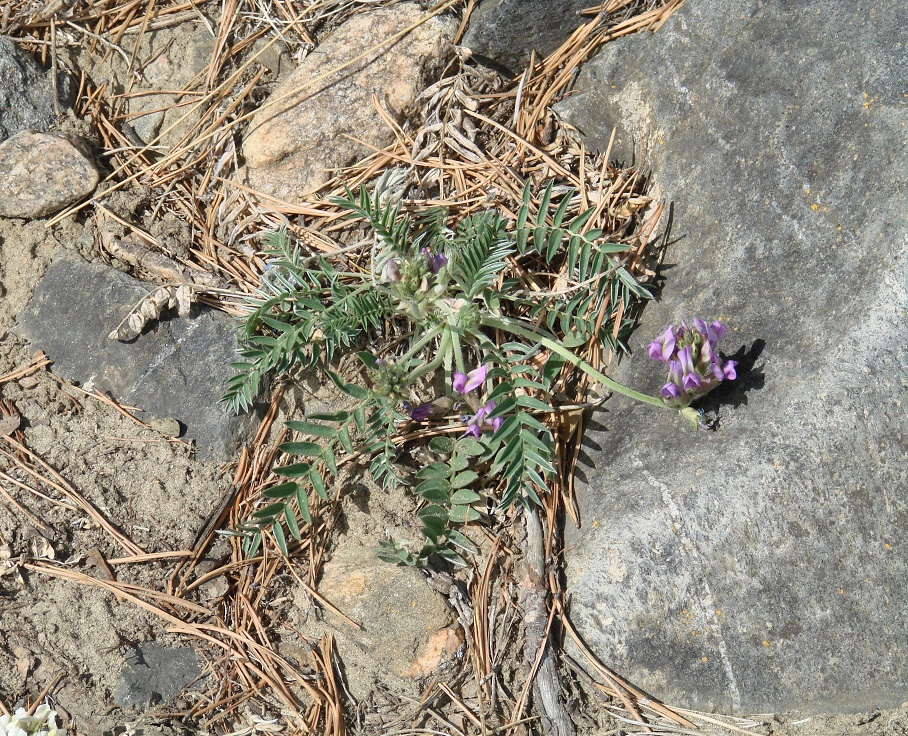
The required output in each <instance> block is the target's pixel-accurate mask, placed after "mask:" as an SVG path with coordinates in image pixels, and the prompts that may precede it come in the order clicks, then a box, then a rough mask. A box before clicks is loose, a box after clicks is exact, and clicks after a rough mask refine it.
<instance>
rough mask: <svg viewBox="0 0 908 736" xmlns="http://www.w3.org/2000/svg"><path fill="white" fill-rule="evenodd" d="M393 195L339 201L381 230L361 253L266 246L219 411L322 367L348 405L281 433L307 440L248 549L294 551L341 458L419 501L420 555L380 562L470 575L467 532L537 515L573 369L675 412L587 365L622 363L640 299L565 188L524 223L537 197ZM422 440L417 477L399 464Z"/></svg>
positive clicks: (294, 450) (262, 513)
mask: <svg viewBox="0 0 908 736" xmlns="http://www.w3.org/2000/svg"><path fill="white" fill-rule="evenodd" d="M401 195H402V192H401V191H400V190H398V191H394V186H393V177H389V176H386V177H383V178H382V180H380V181H379V183H378V185H377V186H376V189H375V191H374V193H373V194H372V195H371V196H370V195H369V193H368V192H367V191H366V190H365V189H361V190H360V191H359V194H358V195H353V194H352V193H350V192H348V196H347V197H346V198H343V199H338V200H335V204H337V205H340V206H342V207H343V208H345V209H347V210H349V211H350V213H351V217H352V218H354V219H355V220H358V221H360V222H365V223H366V224H367V226H368V227H369V228H370V229H371V230H372V232H373V237H372V238H371V240H370V242H368V243H367V244H366V245H367V246H369V247H368V252H366V249H365V248H364V249H363V250H362V251H361V252H360V253H359V254H357V253H356V251H355V250H354V249H349V250H347V252H345V253H344V254H343V256H344V257H343V258H337V257H334V258H329V257H328V256H310V257H304V256H303V255H302V254H301V253H300V251H299V248H298V246H296V245H294V244H292V242H291V239H290V237H289V236H288V235H287V234H286V233H285V232H283V231H281V232H278V233H276V234H273V235H272V236H271V237H270V238H269V239H268V244H269V245H270V247H271V250H270V252H269V254H268V256H269V261H268V267H267V270H266V272H265V273H264V274H263V276H262V282H261V289H260V293H259V295H258V296H257V297H256V298H255V299H254V300H252V301H251V304H250V312H249V315H248V317H247V318H246V319H245V322H244V327H243V333H242V336H241V342H242V348H241V351H240V355H241V357H242V360H241V361H240V362H238V363H235V364H234V367H235V368H236V369H237V370H238V374H237V376H236V377H235V378H233V379H232V380H231V381H230V384H229V387H228V392H227V395H226V396H225V403H226V404H227V406H228V407H229V408H231V409H233V410H235V411H238V410H242V409H245V408H247V407H248V406H249V404H250V403H251V401H252V397H253V396H254V395H255V394H256V392H257V391H258V387H259V384H260V381H261V379H262V378H263V376H264V375H265V374H267V373H269V372H272V373H284V372H287V371H290V370H292V369H295V368H297V367H303V368H306V367H313V366H315V367H319V368H321V369H323V370H324V371H325V372H326V373H327V375H328V376H329V377H330V379H331V380H332V381H333V382H334V384H335V385H336V386H337V387H338V388H339V389H340V390H341V391H343V392H344V393H345V394H347V395H348V396H349V397H350V398H351V399H352V400H353V403H355V406H354V407H353V408H352V409H349V410H341V411H336V412H331V413H323V414H315V415H309V416H307V418H306V420H305V421H299V422H289V423H288V427H289V428H290V429H292V430H294V431H295V432H296V433H297V434H298V435H299V436H298V438H297V439H296V440H295V441H292V442H286V443H284V444H283V445H281V447H280V449H281V450H282V451H283V452H284V453H285V455H286V456H289V457H290V458H292V459H295V460H296V461H294V462H291V463H289V464H285V465H282V466H280V467H276V468H274V469H273V470H274V473H275V474H276V475H278V476H281V477H283V478H285V479H286V481H284V482H282V483H279V484H277V485H274V486H272V487H270V488H268V489H267V490H266V491H264V495H265V496H266V497H267V498H270V499H272V501H273V503H270V504H268V505H266V506H265V507H264V508H260V509H259V510H257V511H256V512H255V513H254V514H253V516H252V518H251V519H250V520H249V523H248V524H246V525H245V526H244V528H243V531H244V532H245V533H246V534H248V538H247V550H248V551H250V552H252V551H254V550H255V549H256V548H257V547H258V545H259V544H260V542H261V533H262V531H263V530H264V529H265V528H269V527H270V528H271V530H272V532H273V534H274V536H275V539H276V541H277V543H278V545H279V547H280V548H281V549H282V550H283V551H285V552H286V549H287V537H286V534H285V531H284V530H285V529H286V530H287V531H289V532H290V534H291V535H292V536H293V537H295V538H297V539H299V538H300V524H299V520H300V519H301V520H303V521H305V522H309V521H310V514H309V500H310V496H309V493H310V492H314V493H315V494H317V495H318V496H320V497H322V498H323V499H325V500H327V499H328V492H327V488H328V487H329V486H330V484H329V482H328V481H329V479H330V477H331V476H335V475H336V474H337V465H338V461H339V455H341V454H343V455H346V456H347V457H359V458H362V459H363V460H366V461H368V462H369V469H370V472H371V474H372V476H373V477H374V478H375V479H376V481H377V482H380V483H382V484H383V485H384V486H385V487H393V486H396V485H400V484H405V485H409V486H410V487H411V488H412V490H413V492H414V493H415V494H416V495H417V496H418V497H419V499H420V508H419V510H418V512H417V513H418V517H419V519H420V521H421V525H422V529H421V535H422V539H421V540H419V542H418V543H417V544H416V546H413V545H410V546H407V545H403V544H399V543H397V542H394V541H390V540H389V541H387V542H386V543H385V545H384V546H383V548H382V550H381V551H380V556H382V557H383V558H385V559H389V560H394V561H398V562H405V563H408V564H418V565H422V564H425V563H426V562H427V560H428V559H429V557H430V556H432V555H438V556H439V557H441V558H443V559H446V560H448V561H449V562H453V563H455V564H456V563H462V562H463V559H462V557H461V554H462V553H463V552H464V551H468V552H471V551H473V550H474V547H473V545H472V543H471V542H470V541H469V539H468V538H467V537H466V536H465V534H464V533H463V532H464V531H465V530H464V529H463V527H464V525H465V524H467V523H468V522H473V521H477V520H480V519H482V518H484V517H487V516H488V515H489V514H494V513H496V512H497V511H500V510H504V509H507V508H508V507H510V506H512V505H513V504H515V503H520V504H524V505H527V504H532V503H539V494H540V493H541V492H544V491H545V490H546V489H547V487H548V485H549V484H550V482H551V480H552V478H553V476H554V474H555V473H556V459H555V455H554V445H555V443H554V439H553V435H552V431H551V426H553V425H552V419H553V416H554V413H555V411H556V407H555V399H554V397H555V395H556V394H559V393H564V392H565V391H566V390H567V389H568V387H569V386H572V385H576V382H575V381H574V377H572V374H574V373H575V370H574V369H579V370H580V371H583V372H584V373H586V374H587V375H588V376H589V377H590V378H593V379H595V380H596V381H599V382H601V383H604V384H605V385H606V386H607V387H608V388H610V389H612V390H613V391H616V392H620V393H623V394H625V395H627V396H630V397H632V398H635V399H638V400H640V401H643V402H646V403H648V404H651V405H654V406H660V407H665V406H666V404H665V402H664V401H663V400H662V399H661V398H659V397H655V396H648V395H645V394H641V393H638V392H636V391H632V390H630V389H628V388H626V387H624V386H621V385H619V384H617V383H615V382H614V381H612V380H611V379H610V378H608V377H606V376H605V375H603V374H602V373H601V372H600V371H598V370H596V369H595V368H594V367H593V366H592V365H590V364H589V363H588V362H587V361H586V360H584V359H583V358H582V357H581V355H583V354H589V353H590V352H591V351H592V352H595V351H596V350H600V349H612V350H614V349H619V350H620V349H622V348H623V345H622V341H623V339H624V338H625V337H626V335H627V333H628V330H629V329H630V324H631V323H630V319H628V318H627V316H626V312H625V306H626V305H627V304H628V303H629V302H630V301H631V300H632V299H633V298H634V297H640V298H646V297H647V296H648V293H647V291H646V290H645V289H644V288H643V287H642V286H640V285H639V284H638V283H637V282H636V280H635V279H634V278H633V277H632V276H631V274H630V273H629V272H628V271H627V270H626V269H625V268H624V266H623V264H622V261H620V260H618V258H616V255H617V254H620V253H622V252H624V251H626V250H628V246H627V245H625V244H618V243H610V242H607V241H606V240H605V239H604V238H603V235H602V232H601V231H600V230H596V229H587V227H586V225H587V222H588V221H589V219H590V218H591V216H592V215H593V214H594V210H593V209H592V208H591V209H590V210H587V211H584V212H581V213H580V214H579V215H577V216H575V217H573V218H572V219H570V221H567V220H568V218H567V215H566V213H567V212H568V209H569V206H571V203H572V198H573V197H574V193H573V191H571V190H569V189H567V188H562V189H561V191H560V192H557V195H556V191H555V188H554V186H553V184H551V183H550V184H549V185H548V187H546V188H545V190H544V191H543V192H542V194H541V197H540V201H539V202H538V203H537V204H538V206H537V207H536V210H537V213H538V214H537V215H536V216H535V217H533V218H531V217H530V210H531V190H530V186H529V185H527V187H526V189H525V191H524V196H523V203H522V206H521V207H520V208H519V211H518V212H517V215H516V217H513V218H512V217H507V216H505V215H503V214H501V213H500V212H497V211H484V212H480V213H478V214H472V215H468V216H466V217H463V218H462V219H460V220H459V221H457V222H451V221H450V218H449V216H448V212H447V210H445V209H444V208H441V207H433V208H429V209H425V210H423V211H416V212H412V213H411V212H405V211H404V208H403V206H402V203H401V200H402V196H401ZM557 196H560V197H561V201H560V202H559V203H558V204H557V206H556V205H555V204H554V203H553V201H552V200H553V198H554V199H557ZM576 204H577V201H576V200H574V202H573V206H574V207H575V210H576ZM550 205H551V207H550ZM351 253H352V254H353V255H351ZM713 329H714V331H715V328H713ZM673 334H674V335H675V338H674V339H675V341H676V342H678V341H681V342H683V339H686V338H683V336H680V335H679V334H678V333H673ZM685 334H688V333H685ZM691 334H692V333H691ZM685 344H686V343H685ZM691 344H692V345H693V344H694V343H691ZM710 345H711V343H710ZM696 348H697V349H698V350H699V352H698V353H697V354H696V355H695V356H694V357H693V358H692V359H693V360H694V361H695V362H694V365H697V363H696V360H704V359H706V356H707V353H706V352H704V349H703V348H702V344H701V343H696ZM709 349H712V348H709ZM354 351H355V352H356V355H357V356H358V358H359V361H360V362H361V364H362V366H363V369H360V370H359V371H351V370H350V369H349V363H347V364H346V365H347V366H348V367H347V370H346V375H345V376H343V377H342V376H341V375H339V373H338V372H337V370H336V369H335V370H332V369H331V367H330V366H332V365H345V363H344V362H343V361H340V362H338V361H337V360H336V359H337V358H339V357H342V356H341V355H340V353H344V352H350V353H352V352H354ZM669 353H671V351H669ZM671 354H672V355H674V353H671ZM685 355H686V354H685ZM710 355H711V353H710ZM726 365H727V364H726ZM353 374H357V375H358V376H359V379H358V380H357V379H353V378H351V375H353ZM698 375H700V376H701V385H703V375H702V374H698ZM363 378H365V380H363ZM572 381H573V382H574V383H572ZM689 382H690V381H689V380H688V383H689ZM680 385H682V386H683V389H684V390H685V391H687V390H688V388H687V387H686V386H684V385H683V383H682V384H680ZM679 406H680V404H679ZM420 442H422V443H424V449H425V451H424V452H423V455H422V458H423V459H422V460H421V461H420V462H421V463H422V464H421V467H418V468H413V467H412V462H411V463H410V468H409V469H407V468H405V467H402V465H403V466H405V465H406V464H407V463H406V462H405V461H406V460H407V457H406V456H405V454H406V453H407V452H409V451H410V450H411V449H412V447H413V445H414V444H417V443H420ZM411 455H412V453H411Z"/></svg>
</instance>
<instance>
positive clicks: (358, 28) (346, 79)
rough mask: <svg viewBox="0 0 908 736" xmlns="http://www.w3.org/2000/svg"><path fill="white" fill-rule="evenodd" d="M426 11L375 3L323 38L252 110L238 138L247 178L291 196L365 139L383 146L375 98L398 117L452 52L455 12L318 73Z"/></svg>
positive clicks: (385, 139) (345, 161)
mask: <svg viewBox="0 0 908 736" xmlns="http://www.w3.org/2000/svg"><path fill="white" fill-rule="evenodd" d="M423 14H424V11H423V10H422V9H421V8H420V7H419V5H417V4H416V3H400V4H397V5H393V6H390V7H386V8H378V9H375V10H372V11H370V12H369V13H363V14H359V15H355V16H354V17H352V18H351V19H350V20H348V21H346V22H345V23H344V24H342V25H341V26H340V27H339V28H338V29H337V30H335V31H334V32H333V33H332V34H331V35H330V36H328V38H326V39H325V40H324V41H322V43H320V44H319V45H318V46H317V47H316V48H315V50H314V51H313V52H312V53H311V54H309V56H307V57H306V60H305V61H304V62H303V63H302V64H301V65H300V66H299V67H298V68H297V69H296V71H295V72H293V73H292V74H290V75H289V76H288V77H287V78H286V79H284V80H283V81H282V82H281V83H280V84H279V85H278V86H277V88H276V89H275V90H274V92H272V94H271V96H270V97H269V98H268V99H267V100H266V101H265V102H264V103H263V105H262V108H261V109H260V110H259V112H258V113H257V114H256V115H255V117H253V119H252V121H251V124H250V128H249V133H248V134H247V135H246V138H245V140H244V141H243V155H244V156H245V159H246V165H247V168H246V170H245V177H246V179H247V181H248V183H249V184H250V185H251V186H252V187H253V188H254V189H256V190H258V191H261V192H263V193H264V194H266V195H269V196H272V197H276V198H278V199H282V200H284V201H287V202H293V203H296V202H299V201H300V200H301V198H302V197H303V196H304V195H306V194H308V193H310V192H312V191H314V190H315V189H318V187H320V186H321V185H322V184H324V183H325V182H326V181H328V179H329V178H330V177H331V176H332V172H331V170H332V169H336V168H339V167H343V166H346V165H349V164H351V163H353V162H354V161H355V160H357V159H358V158H361V157H362V156H365V155H366V154H368V153H369V150H370V149H369V148H368V147H367V146H376V147H382V146H385V145H387V144H388V143H390V142H391V141H392V140H394V132H393V130H392V129H391V128H390V127H388V124H387V123H386V122H385V121H384V120H383V119H382V117H381V116H380V115H379V113H378V111H377V110H376V109H375V106H374V104H373V102H372V97H373V96H375V97H376V98H377V99H378V100H379V102H380V104H382V105H383V106H384V108H385V109H386V110H387V111H388V112H389V114H390V115H391V116H392V117H393V118H394V119H395V120H397V121H398V122H401V121H403V120H404V118H405V117H406V116H407V114H408V113H411V112H412V111H413V107H414V105H415V103H416V98H417V96H418V95H419V93H420V92H422V90H423V89H424V88H425V87H427V86H429V85H430V84H432V83H433V82H434V81H435V80H436V79H437V78H438V76H439V75H440V74H441V71H442V69H443V67H444V65H445V64H446V63H447V62H448V61H449V60H450V58H451V56H452V55H453V46H452V45H451V41H452V39H453V37H454V32H455V31H456V23H455V21H454V19H453V18H449V17H446V16H435V17H434V18H432V19H430V20H428V21H426V22H425V23H423V24H422V25H419V26H418V27H417V28H415V29H414V30H413V31H411V32H410V33H408V34H407V35H406V36H404V37H403V38H402V39H401V40H399V41H397V42H395V43H394V44H392V45H390V46H386V47H383V48H382V49H380V50H379V51H378V52H376V53H373V54H371V55H370V56H368V57H366V58H365V59H363V60H362V61H360V62H357V63H356V64H354V65H353V66H352V67H348V68H346V69H344V70H342V71H341V72H337V73H335V74H332V75H331V76H329V77H327V78H325V79H321V78H320V76H321V75H324V74H326V73H327V72H329V71H331V70H332V69H334V68H336V67H338V66H340V65H341V64H343V63H345V62H347V61H349V60H350V59H351V58H354V57H356V56H357V55H359V54H361V53H362V52H363V51H365V50H367V49H369V48H371V47H373V46H375V45H377V44H379V43H381V42H383V41H384V40H385V39H387V38H390V37H391V36H393V35H394V34H396V33H398V32H400V31H402V30H403V29H405V28H407V27H408V26H410V25H411V24H413V23H415V22H416V21H418V20H419V19H420V18H421V17H422V16H423ZM312 79H318V82H317V84H312V85H309V82H310V80H312ZM307 85H308V86H307ZM351 138H355V139H357V140H358V141H362V143H365V144H366V146H363V145H362V144H361V143H357V142H356V141H354V140H351Z"/></svg>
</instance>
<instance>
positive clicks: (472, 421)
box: [460, 401, 504, 439]
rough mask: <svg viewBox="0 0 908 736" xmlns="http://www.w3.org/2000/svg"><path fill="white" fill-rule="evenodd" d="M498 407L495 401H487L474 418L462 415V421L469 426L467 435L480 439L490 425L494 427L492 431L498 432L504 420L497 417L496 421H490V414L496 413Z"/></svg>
mask: <svg viewBox="0 0 908 736" xmlns="http://www.w3.org/2000/svg"><path fill="white" fill-rule="evenodd" d="M496 406H497V404H496V403H495V402H494V401H487V402H486V403H485V405H483V406H481V407H479V409H477V410H476V413H475V414H473V415H472V416H470V415H469V414H464V415H462V416H461V417H460V421H462V422H463V423H464V424H466V425H467V431H466V434H471V435H473V436H474V437H476V438H477V439H478V438H479V436H480V435H481V434H482V430H483V429H485V428H486V426H487V425H489V424H491V425H492V431H493V432H497V431H498V428H499V427H500V426H501V425H502V424H503V423H504V419H502V418H501V417H495V418H494V419H492V420H489V414H491V413H492V412H493V411H495V407H496Z"/></svg>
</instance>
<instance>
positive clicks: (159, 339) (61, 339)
mask: <svg viewBox="0 0 908 736" xmlns="http://www.w3.org/2000/svg"><path fill="white" fill-rule="evenodd" d="M151 288H152V287H151V286H150V285H148V284H143V283H142V282H140V281H137V280H136V279H134V278H131V277H130V276H127V275H126V274H124V273H122V272H120V271H117V270H114V269H112V268H109V267H107V266H104V265H101V264H96V263H88V262H86V261H84V260H82V259H81V258H80V257H79V256H77V255H75V254H73V253H64V254H63V256H62V257H59V258H57V259H56V260H54V262H53V263H52V264H51V265H50V267H49V268H48V269H47V272H46V273H45V275H44V276H43V277H42V278H41V280H40V281H39V282H38V285H37V287H36V288H35V293H34V296H33V297H32V300H31V302H30V303H29V305H28V307H27V308H26V309H25V311H24V312H23V313H22V315H20V318H19V326H18V329H17V331H18V332H19V333H20V334H21V335H22V336H23V337H26V338H27V339H29V340H30V341H31V342H32V344H34V346H35V347H36V348H40V349H42V350H44V352H45V353H47V355H48V357H49V358H50V359H51V360H52V361H53V371H54V372H55V373H57V374H58V375H60V376H62V377H64V378H67V379H71V380H76V381H80V382H82V383H85V382H88V381H93V382H94V385H95V386H96V387H97V388H98V389H100V390H102V391H106V392H109V393H110V394H111V395H112V396H113V397H114V398H115V399H117V400H118V401H121V402H123V403H125V404H129V405H132V406H138V407H139V408H141V409H143V410H144V411H145V413H144V414H141V415H140V416H139V418H140V419H143V420H144V421H146V422H149V423H151V424H153V425H154V426H155V427H161V428H162V429H161V431H163V432H165V433H167V434H170V433H171V431H170V430H171V427H173V428H174V429H177V427H176V426H175V423H174V420H176V422H179V424H180V425H182V426H181V427H179V429H185V432H184V438H186V439H194V440H195V442H196V447H197V449H198V454H199V456H200V457H202V458H204V459H211V460H215V461H219V462H222V461H224V460H226V459H229V458H230V456H231V454H232V453H233V451H234V450H235V449H236V448H237V446H238V445H239V443H240V442H241V441H242V440H243V439H244V437H245V436H246V435H247V433H248V431H249V430H250V429H251V428H252V426H253V425H254V424H255V423H256V422H257V417H256V416H255V415H253V414H250V415H244V416H239V417H235V416H228V415H227V414H226V413H225V412H224V410H223V408H222V407H221V406H220V405H219V404H218V400H219V399H220V397H221V396H222V395H223V393H224V390H225V386H226V382H227V380H228V379H229V378H230V377H231V376H232V375H233V369H232V368H230V365H229V364H230V363H231V362H233V361H234V360H235V359H236V355H235V349H236V337H235V327H234V325H233V322H232V321H231V320H230V319H229V318H228V317H227V316H226V315H223V314H220V313H218V312H216V311H214V310H211V309H208V308H205V307H198V306H193V310H192V313H191V314H190V316H188V317H185V318H177V317H176V315H175V314H174V315H170V314H167V313H165V314H163V315H162V319H161V321H159V322H155V323H153V324H152V326H150V327H146V329H145V332H144V333H143V334H142V335H140V336H139V337H138V338H136V339H135V340H133V341H131V342H119V341H116V340H110V339H108V337H107V335H108V333H109V332H110V331H111V330H113V329H114V328H116V327H117V325H118V324H119V323H120V321H121V320H123V319H124V317H125V316H126V315H127V314H129V312H130V310H132V309H133V308H134V307H135V306H136V304H137V303H138V302H139V301H140V300H141V299H142V298H143V297H144V296H146V295H147V294H148V293H149V291H150V290H151ZM171 317H172V318H171ZM164 420H169V421H164ZM179 429H177V431H179Z"/></svg>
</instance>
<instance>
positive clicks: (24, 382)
mask: <svg viewBox="0 0 908 736" xmlns="http://www.w3.org/2000/svg"><path fill="white" fill-rule="evenodd" d="M16 383H18V384H19V388H24V389H25V390H29V389H33V388H35V386H37V385H38V384H39V383H40V381H39V380H38V379H37V378H35V377H34V376H24V377H23V378H20V379H19V380H18V381H16Z"/></svg>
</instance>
